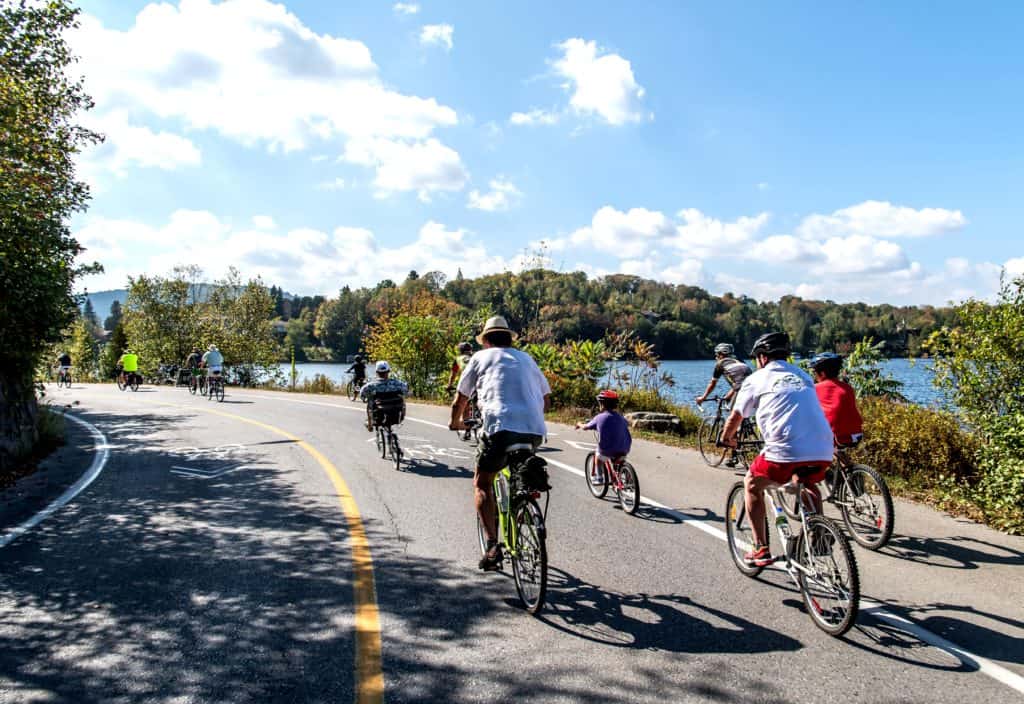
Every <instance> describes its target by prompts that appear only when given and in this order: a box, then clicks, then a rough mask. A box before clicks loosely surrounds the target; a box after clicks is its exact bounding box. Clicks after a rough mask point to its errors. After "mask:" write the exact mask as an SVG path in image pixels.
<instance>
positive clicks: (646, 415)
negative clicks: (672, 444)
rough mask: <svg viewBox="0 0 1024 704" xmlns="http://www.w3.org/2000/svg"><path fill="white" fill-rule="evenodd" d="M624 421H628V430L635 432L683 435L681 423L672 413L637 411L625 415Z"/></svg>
mask: <svg viewBox="0 0 1024 704" xmlns="http://www.w3.org/2000/svg"><path fill="white" fill-rule="evenodd" d="M626 420H627V421H629V427H630V428H636V429H637V430H650V431H652V432H655V433H671V434H673V435H682V434H683V422H682V421H681V420H679V417H678V416H676V415H673V414H672V413H651V412H648V411H637V412H635V413H627V414H626Z"/></svg>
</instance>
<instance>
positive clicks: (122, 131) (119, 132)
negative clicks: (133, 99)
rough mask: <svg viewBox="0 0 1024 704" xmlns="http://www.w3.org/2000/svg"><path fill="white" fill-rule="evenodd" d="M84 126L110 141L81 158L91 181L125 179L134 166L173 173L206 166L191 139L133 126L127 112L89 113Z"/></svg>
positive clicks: (87, 176)
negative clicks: (107, 176)
mask: <svg viewBox="0 0 1024 704" xmlns="http://www.w3.org/2000/svg"><path fill="white" fill-rule="evenodd" d="M82 124H83V125H85V126H86V127H88V128H90V129H93V130H96V131H97V132H100V133H101V134H103V135H104V136H105V138H106V140H105V141H104V142H103V143H102V144H97V145H95V146H92V147H89V148H88V149H86V150H85V152H84V153H83V154H82V156H81V159H80V165H81V168H82V174H83V176H84V177H85V178H86V179H87V180H88V181H90V182H97V180H98V177H99V175H100V174H102V173H110V174H113V175H114V176H116V177H118V178H124V177H125V176H126V175H127V172H128V169H129V168H131V167H142V168H155V169H162V170H164V171H173V170H176V169H180V168H184V167H189V166H199V165H200V163H202V156H201V154H200V151H199V148H198V147H196V145H195V144H194V143H193V142H192V141H191V140H189V139H186V138H185V137H182V136H180V135H177V134H173V133H171V132H166V131H163V130H161V131H154V130H152V129H150V128H149V127H140V126H137V125H132V124H130V123H129V122H128V117H127V115H126V114H125V112H124V111H123V110H115V111H112V112H108V113H106V114H101V113H86V115H85V116H83V119H82Z"/></svg>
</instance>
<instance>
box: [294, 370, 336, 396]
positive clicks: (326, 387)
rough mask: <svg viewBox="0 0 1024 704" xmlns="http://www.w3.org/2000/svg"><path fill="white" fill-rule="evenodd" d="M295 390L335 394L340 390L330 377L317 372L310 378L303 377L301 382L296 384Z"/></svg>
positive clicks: (307, 392)
mask: <svg viewBox="0 0 1024 704" xmlns="http://www.w3.org/2000/svg"><path fill="white" fill-rule="evenodd" d="M295 391H298V392H301V393H304V394H336V393H340V392H341V388H340V387H339V386H338V385H337V384H335V383H334V382H333V381H331V379H330V377H328V376H325V375H323V374H317V375H316V376H314V377H313V378H312V379H303V380H302V383H301V384H296V385H295Z"/></svg>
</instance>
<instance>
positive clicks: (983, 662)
mask: <svg viewBox="0 0 1024 704" xmlns="http://www.w3.org/2000/svg"><path fill="white" fill-rule="evenodd" d="M263 398H267V397H263ZM286 400H288V401H291V402H293V403H307V404H312V405H318V406H331V407H333V408H348V409H351V410H354V411H359V410H362V409H360V408H353V407H352V406H341V405H338V404H335V403H323V402H319V401H303V400H300V399H286ZM405 419H406V420H408V421H413V422H414V423H422V424H423V425H429V426H432V427H435V428H440V429H442V430H448V426H447V425H442V424H441V423H435V422H433V421H429V420H422V419H420V418H412V417H410V416H406V418H405ZM544 459H545V460H547V462H548V464H552V465H554V466H556V467H558V468H559V469H563V470H565V471H567V472H570V473H572V474H575V475H577V476H580V477H582V476H583V470H582V469H580V468H578V467H573V466H572V465H569V464H566V463H565V462H560V461H559V460H556V459H552V458H550V457H545V458H544ZM640 500H641V501H642V502H643V503H645V504H647V505H648V506H653V507H654V508H657V509H659V510H661V511H663V512H664V513H666V514H668V515H669V516H672V517H673V518H675V519H677V520H679V521H681V522H682V523H683V524H684V525H688V526H692V527H693V528H697V529H698V530H702V531H704V532H705V533H707V534H708V535H711V536H714V537H715V538H718V539H719V540H721V541H723V542H727V541H728V536H727V535H726V533H725V531H724V530H722V529H721V528H716V527H715V526H712V525H708V524H707V523H706V522H705V521H703V520H700V519H697V518H694V517H693V516H689V515H687V514H685V513H683V512H681V511H678V510H676V509H674V508H670V507H669V506H667V505H666V504H663V503H661V502H660V501H655V500H654V499H651V498H648V497H646V496H643V495H641V496H640ZM770 569H779V570H781V569H783V568H782V567H780V566H778V565H772V567H771V568H770ZM861 607H862V608H861V610H862V611H864V612H865V613H868V614H871V615H872V616H874V617H875V618H878V619H882V620H884V621H888V622H889V623H890V624H892V625H894V626H896V627H897V628H900V629H901V630H903V631H904V632H906V633H910V634H911V635H913V636H916V637H917V638H920V639H921V640H922V641H924V642H925V643H927V644H928V645H931V646H932V647H935V648H938V649H939V650H942V651H943V652H945V653H948V654H949V655H952V656H953V657H955V658H956V659H957V660H959V661H960V662H961V663H963V665H964V666H965V667H968V668H971V669H973V670H975V671H976V672H980V673H982V674H984V675H987V676H988V677H991V678H992V679H994V680H996V681H997V682H1000V683H1002V684H1004V685H1006V686H1007V687H1010V688H1011V689H1014V690H1016V691H1017V692H1019V693H1021V694H1024V677H1021V676H1020V675H1018V674H1017V673H1016V672H1013V671H1012V670H1009V669H1007V668H1005V667H1003V666H1002V665H999V664H998V663H996V662H993V661H992V660H989V659H988V658H985V657H982V656H980V655H975V654H974V653H972V652H971V651H969V650H967V649H965V648H961V647H960V646H959V645H957V644H956V643H953V642H952V641H949V640H946V639H945V638H943V637H942V636H940V635H938V634H936V633H932V632H931V631H929V630H928V629H926V628H924V627H923V626H919V625H918V624H916V623H914V622H913V621H911V620H910V619H907V618H905V617H903V616H899V615H898V614H894V613H892V612H891V611H888V610H887V609H886V608H885V607H884V606H883V605H882V604H880V603H878V602H875V601H872V600H870V599H863V598H862V599H861Z"/></svg>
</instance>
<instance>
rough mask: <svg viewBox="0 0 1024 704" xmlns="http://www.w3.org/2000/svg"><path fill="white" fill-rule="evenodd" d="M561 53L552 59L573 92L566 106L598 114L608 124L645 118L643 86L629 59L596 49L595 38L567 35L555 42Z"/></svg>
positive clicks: (580, 111) (581, 113)
mask: <svg viewBox="0 0 1024 704" xmlns="http://www.w3.org/2000/svg"><path fill="white" fill-rule="evenodd" d="M558 48H559V49H560V50H561V51H562V56H561V57H560V58H558V59H556V60H555V61H553V62H552V63H551V67H552V70H553V71H554V72H555V74H556V75H558V76H560V77H561V78H564V79H565V80H566V83H565V87H566V88H567V89H568V90H570V91H571V92H572V95H571V96H570V98H569V106H570V107H571V108H572V109H573V111H575V112H576V113H578V114H580V115H585V116H591V115H597V116H598V117H600V118H601V119H602V120H604V121H605V122H607V123H608V124H610V125H624V124H626V123H628V122H640V121H641V120H643V119H644V118H645V114H644V112H643V109H642V105H641V101H642V100H643V97H644V89H643V88H642V87H641V86H640V85H639V84H638V83H637V82H636V78H635V77H634V76H633V67H632V65H631V64H630V62H629V61H627V60H626V59H624V58H622V57H621V56H619V55H618V54H612V53H607V52H605V51H604V50H602V49H599V48H598V46H597V43H596V42H593V41H586V40H584V39H579V38H573V39H567V40H566V41H564V42H562V43H561V44H559V45H558Z"/></svg>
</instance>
